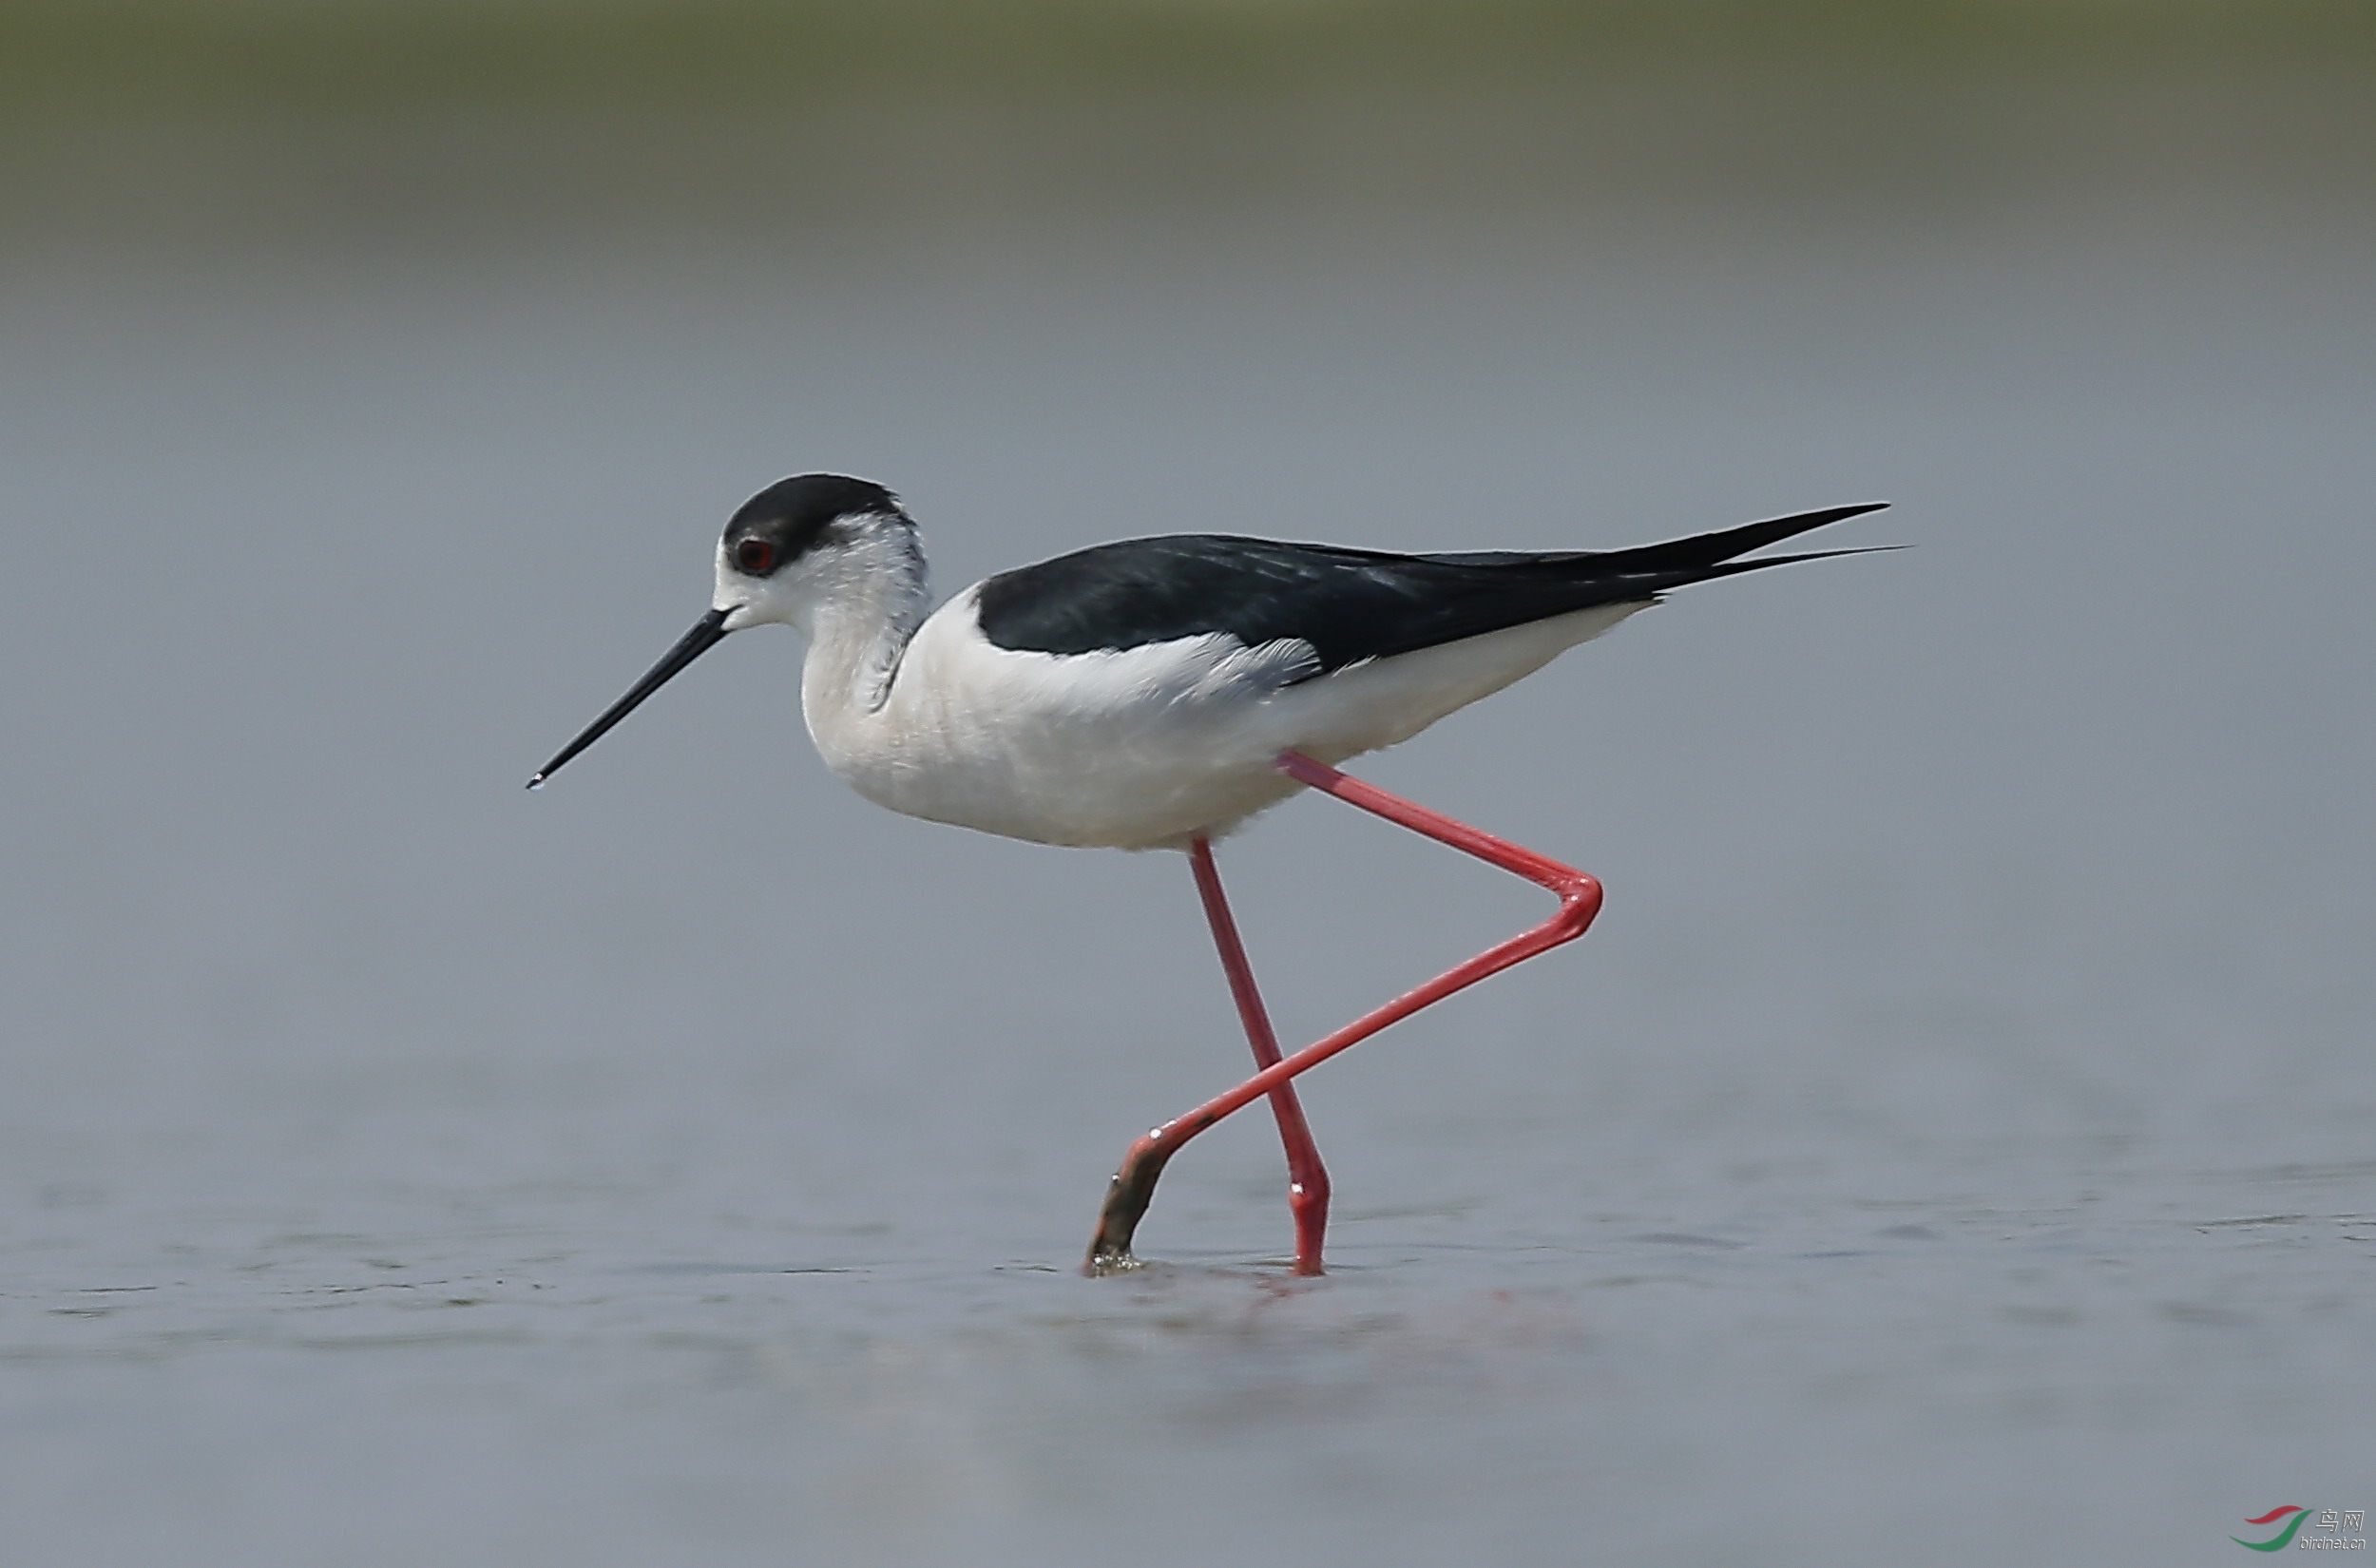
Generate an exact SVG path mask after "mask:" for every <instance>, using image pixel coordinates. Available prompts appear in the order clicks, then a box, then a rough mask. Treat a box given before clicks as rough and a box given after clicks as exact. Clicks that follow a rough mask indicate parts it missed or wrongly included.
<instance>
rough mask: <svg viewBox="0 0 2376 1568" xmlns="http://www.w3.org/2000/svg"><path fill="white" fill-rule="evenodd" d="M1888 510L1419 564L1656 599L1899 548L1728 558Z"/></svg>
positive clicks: (1604, 595) (1828, 510) (1605, 595)
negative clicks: (1605, 546) (1627, 544)
mask: <svg viewBox="0 0 2376 1568" xmlns="http://www.w3.org/2000/svg"><path fill="white" fill-rule="evenodd" d="M1887 506H1888V503H1887V501H1868V502H1866V503H1865V504H1864V505H1862V506H1857V507H1825V508H1824V509H1823V510H1821V511H1815V512H1796V513H1793V514H1792V515H1791V516H1789V517H1776V518H1773V519H1771V520H1770V521H1767V522H1764V523H1744V524H1742V525H1741V526H1739V527H1737V528H1719V529H1718V530H1716V531H1715V533H1701V534H1694V535H1692V537H1690V538H1689V539H1670V540H1668V541H1667V542H1666V543H1665V544H1663V545H1637V546H1635V547H1634V548H1632V549H1630V550H1552V551H1542V550H1471V551H1466V552H1464V553H1461V554H1455V555H1431V556H1428V557H1427V558H1426V559H1428V560H1429V561H1441V562H1443V563H1445V564H1447V565H1465V566H1504V567H1514V568H1518V569H1519V570H1520V571H1521V572H1523V574H1524V575H1527V576H1531V577H1535V578H1537V579H1538V580H1540V579H1542V578H1552V579H1556V580H1558V581H1561V582H1563V583H1572V584H1576V585H1578V586H1582V585H1585V584H1591V585H1594V586H1596V587H1597V588H1598V589H1599V592H1598V593H1597V594H1595V595H1593V596H1592V597H1591V598H1589V599H1588V600H1586V601H1585V602H1586V603H1610V602H1619V601H1623V600H1635V599H1656V598H1657V596H1658V595H1660V594H1662V593H1664V592H1666V591H1667V590H1668V589H1669V588H1679V587H1682V586H1684V585H1685V584H1687V583H1705V582H1706V581H1708V580H1709V579H1710V578H1714V577H1731V576H1733V575H1734V573H1736V572H1753V571H1755V570H1757V569H1758V568H1759V567H1761V566H1787V565H1789V564H1791V563H1792V562H1794V561H1822V560H1825V559H1827V558H1828V557H1830V556H1835V555H1870V554H1872V553H1874V552H1875V551H1877V550H1893V549H1903V548H1904V547H1905V546H1903V545H1866V546H1864V547H1863V548H1861V549H1847V550H1802V551H1800V552H1798V553H1797V554H1794V555H1769V556H1761V557H1759V558H1758V559H1757V560H1755V561H1741V560H1737V559H1735V558H1736V557H1738V556H1743V555H1747V554H1748V553H1749V552H1750V551H1752V550H1754V549H1759V548H1762V547H1763V546H1765V545H1772V544H1774V543H1776V542H1777V541H1780V540H1784V539H1789V538H1792V537H1793V536H1794V535H1797V534H1802V533H1808V532H1811V531H1812V530H1813V529H1816V528H1820V527H1822V526H1825V525H1826V524H1830V523H1838V522H1841V521H1843V520H1845V519H1848V518H1850V517H1862V516H1864V515H1865V513H1867V512H1877V511H1880V510H1882V509H1883V508H1884V507H1887ZM1579 607H1581V606H1579Z"/></svg>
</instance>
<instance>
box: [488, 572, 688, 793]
mask: <svg viewBox="0 0 2376 1568" xmlns="http://www.w3.org/2000/svg"><path fill="white" fill-rule="evenodd" d="M730 613H731V612H730V611H726V610H712V611H710V613H709V614H707V615H705V616H703V617H702V618H701V619H700V621H699V623H697V624H696V625H695V626H694V628H693V629H692V630H691V631H689V632H687V633H685V634H684V636H682V637H680V638H679V639H678V640H677V645H676V646H675V647H673V648H671V649H669V650H668V652H667V653H666V654H664V655H662V656H661V661H660V662H659V663H657V664H655V665H653V666H652V667H651V668H650V669H648V670H646V671H644V672H643V679H641V680H639V681H637V682H636V683H635V687H634V689H633V690H631V691H629V692H628V693H627V695H626V696H624V697H623V698H620V699H619V700H618V701H616V702H614V703H612V704H611V705H610V706H609V707H608V708H606V709H605V710H604V713H603V717H600V718H598V719H596V720H595V721H594V722H593V723H591V724H588V725H587V726H586V727H585V730H584V733H583V734H582V735H580V736H578V737H577V738H576V739H575V740H572V741H571V742H569V744H567V745H566V746H564V747H563V748H561V753H560V755H557V756H555V757H554V758H553V759H552V760H551V761H550V762H547V763H546V764H545V765H544V766H543V767H541V768H539V769H537V770H536V776H535V777H533V778H531V779H529V780H528V788H529V789H531V790H533V789H536V788H537V787H538V786H540V785H542V784H543V783H544V782H545V780H546V779H548V778H550V777H552V776H553V774H557V773H559V772H560V771H561V765H562V764H563V763H565V762H566V761H568V760H569V759H570V758H571V757H573V756H575V755H578V754H579V753H580V752H582V751H584V750H585V749H586V748H587V747H588V746H591V745H593V744H594V742H596V741H597V740H600V739H601V738H602V737H603V732H604V730H607V729H609V728H610V727H611V726H612V725H613V724H616V723H618V722H619V721H620V720H621V719H623V718H624V717H627V716H628V715H629V714H631V713H633V712H635V709H636V704H637V703H639V702H642V700H643V699H644V698H647V697H649V696H651V695H652V694H653V693H654V692H656V691H659V690H660V689H661V687H662V686H665V685H667V684H668V682H669V681H670V679H673V678H674V677H675V676H676V674H677V672H678V671H679V670H681V669H683V668H684V667H685V666H686V665H687V664H690V663H692V662H693V661H694V660H697V659H699V658H700V657H701V656H702V655H703V654H705V653H707V652H709V651H710V650H711V649H712V648H714V647H716V646H718V644H719V642H720V641H723V640H724V639H725V636H726V617H727V616H728V614H730Z"/></svg>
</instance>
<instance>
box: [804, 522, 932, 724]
mask: <svg viewBox="0 0 2376 1568" xmlns="http://www.w3.org/2000/svg"><path fill="white" fill-rule="evenodd" d="M853 522H854V524H855V527H854V529H853V533H852V535H851V536H850V537H849V538H848V539H847V541H846V542H843V543H838V544H836V545H834V546H833V547H832V548H831V549H830V550H829V551H822V552H817V554H816V556H814V557H813V558H812V561H811V563H809V564H810V571H809V572H808V573H806V574H804V575H805V576H806V578H807V581H806V582H805V583H803V584H802V586H803V588H804V589H805V590H806V591H804V592H803V593H802V594H801V595H800V598H801V600H802V603H801V604H800V605H799V606H798V612H797V613H795V617H794V619H795V623H796V624H798V625H799V626H800V628H801V630H803V631H805V632H806V633H808V636H809V656H808V660H807V662H806V663H805V664H804V665H803V666H802V667H801V671H800V706H801V710H802V712H803V713H804V714H805V715H806V716H807V717H808V721H809V731H810V733H811V734H812V735H813V736H815V737H816V739H817V742H818V744H819V745H820V746H823V747H825V748H826V749H827V750H828V751H831V750H833V749H834V747H833V746H831V745H830V744H829V743H828V739H827V736H828V734H829V732H834V731H843V730H846V728H847V727H849V726H851V725H853V724H858V723H862V722H863V721H864V720H865V719H866V718H867V717H871V716H872V715H874V714H876V713H878V712H880V711H881V709H882V707H883V704H884V703H885V702H886V701H888V700H889V699H890V698H891V684H892V682H893V681H894V680H896V679H898V676H899V660H900V657H901V656H902V655H903V654H905V653H906V652H907V650H908V641H909V640H910V638H912V637H914V636H915V632H916V627H917V626H919V625H921V624H922V623H923V621H924V615H925V610H926V608H927V603H928V600H929V587H928V585H927V580H926V568H925V564H924V550H923V548H922V546H920V545H918V544H917V543H916V530H915V526H914V525H913V524H910V523H908V522H906V521H905V520H903V519H898V518H890V517H869V518H864V519H855V520H853Z"/></svg>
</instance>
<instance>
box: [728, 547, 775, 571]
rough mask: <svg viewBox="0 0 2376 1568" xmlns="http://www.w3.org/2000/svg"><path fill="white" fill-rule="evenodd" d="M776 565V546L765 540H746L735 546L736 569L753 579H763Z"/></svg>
mask: <svg viewBox="0 0 2376 1568" xmlns="http://www.w3.org/2000/svg"><path fill="white" fill-rule="evenodd" d="M775 564H776V546H775V545H771V544H769V543H768V542H767V541H766V540H764V539H745V540H742V541H740V542H738V544H737V545H735V567H736V569H737V570H738V571H741V572H746V573H748V574H749V575H751V576H753V577H763V576H765V575H766V574H767V573H768V572H769V571H770V570H772V569H773V568H774V567H775Z"/></svg>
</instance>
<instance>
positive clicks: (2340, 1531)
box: [2228, 1502, 2367, 1552]
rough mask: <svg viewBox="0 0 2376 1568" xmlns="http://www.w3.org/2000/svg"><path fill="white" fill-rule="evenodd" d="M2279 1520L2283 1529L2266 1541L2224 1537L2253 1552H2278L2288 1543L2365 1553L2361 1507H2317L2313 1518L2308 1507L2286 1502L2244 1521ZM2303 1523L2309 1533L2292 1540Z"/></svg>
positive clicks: (2300, 1547)
mask: <svg viewBox="0 0 2376 1568" xmlns="http://www.w3.org/2000/svg"><path fill="white" fill-rule="evenodd" d="M2278 1520H2285V1526H2284V1528H2282V1529H2280V1530H2279V1531H2278V1532H2277V1533H2276V1534H2275V1535H2273V1536H2271V1537H2270V1538H2269V1539H2267V1540H2246V1539H2244V1538H2243V1537H2242V1536H2230V1537H2229V1538H2228V1539H2230V1540H2232V1541H2234V1542H2235V1543H2236V1544H2237V1545H2238V1546H2241V1547H2244V1548H2245V1549H2246V1550H2248V1551H2253V1552H2282V1551H2284V1550H2285V1549H2286V1548H2287V1547H2289V1546H2290V1547H2292V1548H2294V1550H2296V1551H2327V1552H2365V1551H2366V1550H2367V1538H2366V1536H2364V1535H2362V1534H2361V1531H2362V1529H2363V1528H2364V1527H2365V1526H2366V1523H2367V1511H2366V1509H2364V1508H2345V1509H2340V1510H2338V1509H2334V1508H2321V1509H2320V1510H2319V1511H2318V1514H2317V1517H2316V1518H2315V1519H2313V1518H2312V1517H2311V1515H2310V1511H2309V1509H2308V1508H2302V1507H2297V1506H2296V1505H2294V1504H2292V1503H2290V1502H2289V1503H2287V1504H2286V1505H2285V1506H2284V1507H2282V1508H2271V1509H2270V1510H2269V1512H2267V1513H2265V1514H2263V1515H2261V1516H2260V1518H2258V1519H2248V1520H2245V1521H2244V1522H2245V1523H2247V1524H2260V1525H2269V1524H2274V1523H2276V1522H2277V1521H2278ZM2306 1523H2307V1524H2309V1527H2310V1533H2309V1535H2307V1536H2303V1537H2302V1539H2299V1540H2296V1539H2293V1538H2294V1535H2295V1534H2296V1532H2298V1531H2299V1530H2300V1529H2301V1528H2302V1526H2303V1525H2304V1524H2306Z"/></svg>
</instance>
